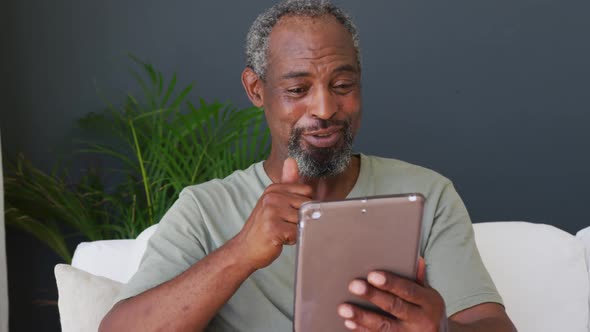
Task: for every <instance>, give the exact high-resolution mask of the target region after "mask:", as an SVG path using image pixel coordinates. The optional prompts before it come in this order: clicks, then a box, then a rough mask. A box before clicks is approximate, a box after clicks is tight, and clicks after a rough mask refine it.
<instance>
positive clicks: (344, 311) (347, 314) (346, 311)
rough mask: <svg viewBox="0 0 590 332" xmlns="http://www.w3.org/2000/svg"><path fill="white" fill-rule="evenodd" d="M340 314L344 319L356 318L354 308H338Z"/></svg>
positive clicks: (343, 306)
mask: <svg viewBox="0 0 590 332" xmlns="http://www.w3.org/2000/svg"><path fill="white" fill-rule="evenodd" d="M338 314H339V315H340V316H342V317H344V318H352V316H354V313H353V312H352V308H351V307H349V306H347V305H342V306H340V308H338Z"/></svg>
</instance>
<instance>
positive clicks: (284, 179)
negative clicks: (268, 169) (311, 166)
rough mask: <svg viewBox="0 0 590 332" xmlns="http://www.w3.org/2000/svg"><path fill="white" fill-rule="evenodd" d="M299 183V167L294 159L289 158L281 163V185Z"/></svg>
mask: <svg viewBox="0 0 590 332" xmlns="http://www.w3.org/2000/svg"><path fill="white" fill-rule="evenodd" d="M298 181H299V167H297V162H296V161H295V159H293V158H291V157H289V158H287V159H285V162H284V163H283V174H282V175H281V183H297V182H298Z"/></svg>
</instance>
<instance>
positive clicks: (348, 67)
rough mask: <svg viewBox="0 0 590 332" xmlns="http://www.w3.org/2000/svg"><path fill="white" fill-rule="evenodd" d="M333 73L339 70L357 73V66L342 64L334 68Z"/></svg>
mask: <svg viewBox="0 0 590 332" xmlns="http://www.w3.org/2000/svg"><path fill="white" fill-rule="evenodd" d="M334 72H335V73H340V72H351V73H358V68H357V67H356V66H353V65H350V64H348V65H342V66H340V67H338V68H336V69H334Z"/></svg>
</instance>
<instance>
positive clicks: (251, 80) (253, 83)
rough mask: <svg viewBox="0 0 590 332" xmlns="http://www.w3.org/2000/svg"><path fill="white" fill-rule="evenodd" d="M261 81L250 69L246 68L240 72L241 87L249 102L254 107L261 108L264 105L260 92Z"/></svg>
mask: <svg viewBox="0 0 590 332" xmlns="http://www.w3.org/2000/svg"><path fill="white" fill-rule="evenodd" d="M262 84H263V82H262V80H261V79H260V77H258V75H256V73H255V72H254V70H252V68H250V67H246V69H244V71H243V72H242V85H244V90H246V94H247V95H248V98H250V101H251V102H252V104H254V106H256V107H262V105H264V94H263V92H262Z"/></svg>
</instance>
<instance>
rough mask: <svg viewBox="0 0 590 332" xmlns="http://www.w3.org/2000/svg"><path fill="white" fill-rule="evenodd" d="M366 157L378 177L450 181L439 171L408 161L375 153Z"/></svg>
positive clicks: (421, 180)
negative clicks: (375, 154)
mask: <svg viewBox="0 0 590 332" xmlns="http://www.w3.org/2000/svg"><path fill="white" fill-rule="evenodd" d="M364 157H365V158H366V160H367V161H368V162H369V164H370V166H371V172H372V173H373V175H374V176H376V177H385V178H395V179H396V180H397V181H399V180H400V179H404V180H405V181H419V182H430V183H433V182H440V183H449V182H450V180H449V179H448V178H446V177H445V176H443V175H442V174H440V173H438V172H437V171H434V170H432V169H429V168H426V167H424V166H420V165H416V164H412V163H409V162H407V161H403V160H399V159H394V158H388V157H380V156H374V155H364Z"/></svg>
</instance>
